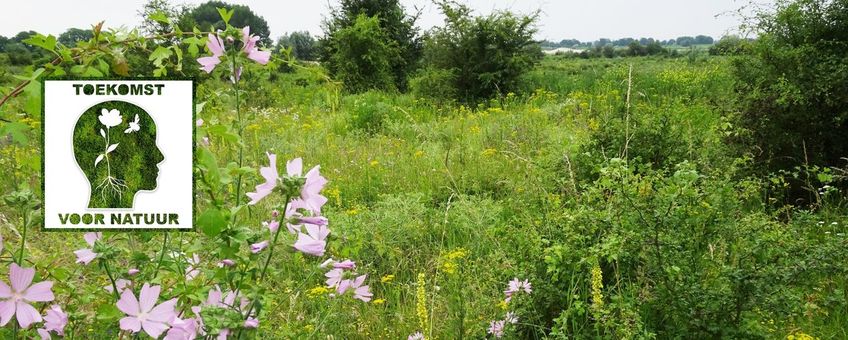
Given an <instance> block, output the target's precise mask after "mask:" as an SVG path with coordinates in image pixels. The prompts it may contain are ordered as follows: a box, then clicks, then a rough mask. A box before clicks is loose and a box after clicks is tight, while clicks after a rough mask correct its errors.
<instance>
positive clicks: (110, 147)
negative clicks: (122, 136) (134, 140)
mask: <svg viewBox="0 0 848 340" xmlns="http://www.w3.org/2000/svg"><path fill="white" fill-rule="evenodd" d="M118 144H121V143H115V144H112V145H109V147H108V148H106V153H110V152H112V151H115V149H116V148H117V147H118Z"/></svg>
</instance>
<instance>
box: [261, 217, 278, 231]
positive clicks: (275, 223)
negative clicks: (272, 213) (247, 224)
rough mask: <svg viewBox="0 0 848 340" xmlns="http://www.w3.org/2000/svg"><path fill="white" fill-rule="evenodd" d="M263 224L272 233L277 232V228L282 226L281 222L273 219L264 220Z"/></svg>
mask: <svg viewBox="0 0 848 340" xmlns="http://www.w3.org/2000/svg"><path fill="white" fill-rule="evenodd" d="M262 225H263V226H266V227H268V230H270V231H271V233H272V234H273V233H276V232H277V229H279V228H280V222H279V221H277V220H272V221H271V222H262Z"/></svg>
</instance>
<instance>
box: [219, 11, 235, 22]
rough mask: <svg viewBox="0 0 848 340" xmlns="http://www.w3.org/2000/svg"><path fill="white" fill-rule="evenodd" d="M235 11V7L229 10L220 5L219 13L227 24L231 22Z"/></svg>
mask: <svg viewBox="0 0 848 340" xmlns="http://www.w3.org/2000/svg"><path fill="white" fill-rule="evenodd" d="M235 11H236V10H235V8H233V9H231V10H229V11H228V10H227V9H226V8H221V7H218V14H220V15H221V19H222V20H224V23H225V24H227V25H229V24H230V18H232V17H233V13H234V12H235Z"/></svg>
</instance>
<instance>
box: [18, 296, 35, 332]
mask: <svg viewBox="0 0 848 340" xmlns="http://www.w3.org/2000/svg"><path fill="white" fill-rule="evenodd" d="M15 308H16V310H15V318H16V319H18V325H20V326H21V328H27V327H29V325H31V324H33V323H35V322H41V314H39V313H38V311H37V310H35V308H33V307H32V306H30V305H29V304H28V303H26V302H24V301H21V300H18V302H17V304H15Z"/></svg>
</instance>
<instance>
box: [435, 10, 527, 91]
mask: <svg viewBox="0 0 848 340" xmlns="http://www.w3.org/2000/svg"><path fill="white" fill-rule="evenodd" d="M438 5H439V6H440V7H441V10H442V12H443V13H444V15H445V17H446V19H445V25H444V26H443V27H436V28H434V29H433V30H432V31H431V32H430V35H429V37H428V38H427V40H426V42H425V45H424V64H425V65H426V66H427V67H428V68H430V69H433V70H440V71H442V73H441V75H445V74H453V75H454V79H453V82H452V84H451V88H452V89H451V90H449V92H453V93H455V94H454V95H455V96H456V99H458V100H460V101H465V102H477V101H481V100H485V99H489V98H492V97H494V96H496V95H506V94H507V93H509V92H512V91H514V90H516V89H517V88H518V83H519V78H520V77H521V76H522V75H523V74H525V73H526V72H528V71H530V70H531V69H532V68H533V66H534V65H535V64H536V63H537V62H538V61H539V60H540V59H541V57H542V52H541V49H540V47H539V44H538V43H536V42H535V41H534V40H533V34H534V33H536V28H535V26H534V25H535V23H536V19H537V15H530V16H517V15H515V14H512V13H510V12H495V13H492V14H490V15H488V16H478V17H474V16H472V15H471V9H470V8H468V7H466V6H463V5H459V4H455V3H450V2H439V3H438ZM429 72H432V71H429ZM429 72H428V73H429ZM441 79H445V78H444V77H441Z"/></svg>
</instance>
